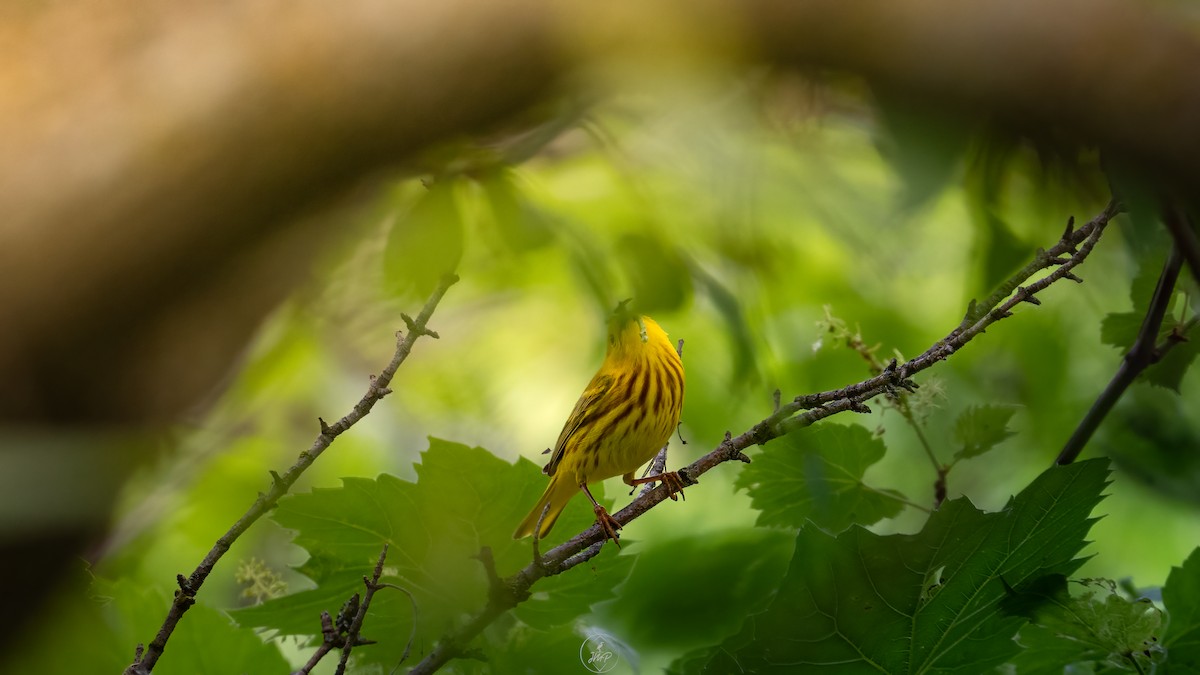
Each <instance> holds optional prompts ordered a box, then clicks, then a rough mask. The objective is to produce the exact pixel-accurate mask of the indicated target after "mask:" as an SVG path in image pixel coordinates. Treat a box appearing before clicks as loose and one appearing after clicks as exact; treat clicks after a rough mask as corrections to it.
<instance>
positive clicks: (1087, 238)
mask: <svg viewBox="0 0 1200 675" xmlns="http://www.w3.org/2000/svg"><path fill="white" fill-rule="evenodd" d="M1119 212H1120V207H1119V206H1118V205H1117V204H1116V203H1115V202H1113V203H1110V204H1109V205H1108V206H1107V207H1106V208H1105V209H1104V211H1103V212H1102V213H1100V214H1099V215H1097V216H1096V217H1095V218H1093V219H1092V220H1091V221H1090V222H1088V223H1087V224H1085V225H1083V226H1082V227H1080V228H1078V229H1074V230H1068V232H1066V233H1065V234H1064V235H1063V238H1062V239H1061V240H1060V241H1059V242H1058V243H1057V244H1055V245H1054V246H1053V247H1051V248H1050V249H1049V250H1047V251H1043V252H1039V254H1038V257H1037V259H1036V260H1035V261H1034V262H1032V263H1030V265H1028V266H1026V268H1025V269H1023V270H1021V272H1020V273H1018V274H1017V275H1016V276H1014V277H1013V279H1010V280H1009V282H1008V284H1007V285H1008V287H1009V288H1010V289H1018V287H1020V288H1019V290H1016V292H1015V293H1011V295H1009V296H1008V297H1007V299H1005V298H1004V297H997V298H995V300H994V301H993V299H992V298H989V299H988V301H987V303H985V305H984V307H983V308H976V310H977V311H978V312H979V315H978V318H976V319H974V320H973V321H969V322H967V321H964V322H963V325H960V326H959V327H957V328H955V329H954V330H953V331H952V332H951V333H950V334H949V335H947V336H946V337H945V338H943V339H941V340H939V341H938V342H937V343H935V344H934V345H933V346H931V347H930V348H929V349H928V350H926V351H925V353H923V354H921V355H920V356H918V357H917V358H915V359H913V360H911V361H908V362H906V363H904V364H902V365H898V366H896V367H891V366H890V365H889V366H888V368H886V369H885V370H884V371H883V372H882V373H880V374H878V375H876V376H874V377H871V378H870V379H867V380H864V381H862V382H859V383H857V384H852V385H849V386H847V387H843V388H841V389H837V390H833V391H825V392H820V393H817V394H810V395H807V396H799V397H796V398H795V399H794V400H793V401H791V402H789V403H787V404H785V405H782V406H780V407H779V409H778V410H776V411H775V412H774V413H772V414H771V415H770V416H769V417H767V418H766V419H764V420H763V421H761V422H759V423H758V424H756V425H754V426H753V427H752V428H750V429H749V430H748V431H746V432H745V433H743V434H741V435H740V436H736V437H734V436H732V435H731V434H728V433H727V434H726V437H725V440H724V441H722V442H721V443H720V444H719V445H718V446H717V447H716V448H715V449H713V450H712V451H711V452H709V453H708V454H707V455H704V456H703V457H701V458H700V459H698V460H696V461H695V462H693V463H691V464H690V465H688V466H686V467H684V468H682V469H680V470H679V474H680V477H682V478H684V479H685V480H686V481H688V482H692V483H694V482H696V479H697V478H698V477H699V476H701V475H702V474H704V473H706V472H708V471H710V470H712V469H713V468H714V467H716V466H717V465H719V464H722V463H724V462H728V461H733V460H738V461H749V458H747V457H746V455H745V454H744V453H743V452H742V451H743V450H745V449H747V448H750V447H752V446H755V445H762V444H764V443H766V442H768V441H770V440H772V439H775V438H778V437H780V436H782V435H784V434H787V433H789V432H791V431H795V430H796V429H800V428H802V427H806V426H809V425H811V424H812V423H814V422H816V421H818V420H821V419H824V418H826V417H829V416H831V415H834V414H837V413H840V412H845V411H847V410H852V411H855V412H870V410H869V409H868V408H867V407H866V401H868V400H870V399H871V398H873V397H875V396H878V395H880V394H886V393H887V392H888V391H891V390H894V389H895V388H896V387H901V388H905V389H910V388H915V386H916V385H915V383H913V382H911V381H910V380H909V378H911V377H912V376H913V375H915V374H917V373H919V372H921V371H923V370H925V369H927V368H929V367H931V366H933V365H934V364H936V363H937V362H938V361H942V360H945V359H946V358H948V357H949V356H950V355H952V354H953V353H954V352H956V351H958V350H959V349H961V348H962V347H963V345H965V344H966V343H967V342H970V341H971V339H973V338H974V337H975V336H976V335H979V334H980V333H982V332H984V330H985V329H986V328H987V327H988V326H990V325H992V324H993V323H995V322H997V321H999V320H1001V319H1004V318H1007V317H1009V316H1012V310H1013V308H1015V307H1016V306H1017V305H1019V304H1021V303H1023V302H1026V303H1027V302H1029V300H1030V298H1033V297H1034V296H1035V295H1037V294H1038V293H1040V292H1041V291H1043V290H1045V289H1046V288H1047V287H1048V286H1050V284H1053V283H1054V282H1056V281H1058V280H1060V279H1064V278H1067V279H1075V280H1078V277H1076V276H1075V275H1074V274H1072V272H1071V270H1073V269H1074V268H1075V267H1077V266H1078V265H1079V264H1080V263H1082V262H1083V261H1084V260H1085V259H1086V258H1087V256H1088V255H1089V254H1090V253H1091V251H1092V249H1093V248H1094V247H1095V245H1096V242H1097V241H1098V240H1099V239H1100V236H1101V234H1103V232H1104V228H1105V227H1106V226H1107V225H1108V223H1109V221H1110V220H1112V218H1113V217H1114V216H1116V215H1117V214H1118V213H1119ZM1049 268H1055V269H1054V270H1053V271H1052V272H1050V273H1049V274H1047V275H1046V276H1044V277H1042V278H1040V279H1038V280H1036V281H1034V282H1032V283H1028V284H1026V282H1027V281H1028V279H1029V278H1030V277H1032V276H1033V275H1034V274H1035V273H1037V272H1038V271H1040V270H1045V269H1049ZM1022 284H1024V286H1022ZM1010 292H1011V290H1010ZM801 411H804V412H801ZM667 493H668V489H667V488H665V487H663V486H659V487H657V488H655V489H653V490H651V491H649V492H646V493H644V494H642V495H639V496H638V497H637V498H636V499H634V500H633V501H632V502H630V504H629V505H628V506H626V507H625V508H623V509H621V510H620V511H618V512H617V513H615V514H613V518H615V519H616V520H617V522H618V523H620V524H622V525H627V524H629V523H630V522H632V521H633V520H635V519H636V518H638V517H639V516H641V515H642V514H643V513H645V512H647V511H649V510H650V509H651V508H653V507H654V506H655V505H657V504H659V503H660V502H662V501H664V500H666V499H667ZM604 540H605V535H604V534H603V532H602V530H601V529H600V526H599V525H592V526H591V527H589V528H588V529H586V530H584V531H583V532H581V533H579V534H577V535H575V536H574V537H572V538H571V539H569V540H567V541H566V542H564V543H562V544H559V545H558V546H556V547H555V548H553V549H551V550H550V551H548V552H546V553H545V554H542V555H541V556H540V557H539V559H538V560H536V561H534V562H532V563H530V564H529V565H527V566H525V567H524V568H523V569H521V570H520V571H518V572H517V573H516V574H513V575H512V576H510V577H507V578H505V579H498V580H497V581H496V582H494V585H496V586H499V587H502V588H504V589H506V592H505V593H496V592H493V593H492V594H491V595H490V597H489V599H488V603H487V605H486V606H485V607H484V608H483V609H482V610H481V611H480V612H479V613H478V614H476V615H475V616H474V617H472V618H471V619H470V620H469V621H468V622H467V623H466V624H464V625H463V626H461V627H459V628H458V629H456V630H453V631H451V632H450V633H448V634H447V635H445V636H444V637H443V638H442V639H441V640H439V641H438V644H437V646H436V647H434V649H433V651H432V652H430V653H429V655H428V656H426V657H425V658H424V659H423V660H422V661H421V662H420V663H418V664H417V665H416V666H415V667H414V668H413V669H412V670H411V671H409V675H429V674H430V673H433V672H436V671H437V670H438V669H439V668H441V667H442V666H443V665H445V664H446V663H447V662H448V661H450V660H451V659H453V658H457V657H459V656H462V655H463V654H464V653H465V652H466V649H467V645H468V644H470V642H471V640H473V639H474V638H475V637H476V636H477V635H478V634H479V633H480V632H481V631H482V630H483V629H484V628H486V627H487V626H488V625H489V624H491V623H492V621H494V620H495V619H496V618H497V617H499V616H500V615H501V614H503V613H504V612H506V611H508V610H509V609H511V608H513V607H515V606H516V605H517V603H518V602H520V601H521V600H522V599H523V598H524V597H528V595H529V589H530V588H531V587H532V586H533V584H534V583H536V582H537V581H538V580H539V579H541V578H543V577H546V576H552V575H555V574H560V573H562V572H564V571H566V570H568V569H570V568H571V567H574V566H576V565H578V564H580V563H582V562H584V561H587V560H590V559H591V558H593V557H595V556H596V555H597V554H598V553H599V552H600V549H601V547H602V546H603V544H604Z"/></svg>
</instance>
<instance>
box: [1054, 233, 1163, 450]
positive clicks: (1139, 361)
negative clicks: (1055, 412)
mask: <svg viewBox="0 0 1200 675" xmlns="http://www.w3.org/2000/svg"><path fill="white" fill-rule="evenodd" d="M1167 219H1168V220H1172V217H1171V216H1170V215H1168V217H1167ZM1182 266H1183V255H1182V253H1181V252H1180V247H1179V246H1176V245H1173V246H1171V253H1170V254H1169V255H1168V256H1167V261H1166V262H1165V263H1163V269H1162V272H1161V273H1160V274H1159V276H1158V284H1157V285H1156V286H1155V287H1154V295H1153V296H1152V297H1151V298H1150V307H1149V309H1147V310H1146V316H1145V318H1143V319H1142V327H1141V328H1140V329H1139V330H1138V335H1137V339H1135V340H1134V341H1133V346H1132V347H1130V348H1129V353H1127V354H1126V355H1125V358H1124V359H1123V360H1122V361H1121V366H1120V367H1119V368H1117V372H1116V373H1115V374H1114V375H1113V377H1112V379H1111V380H1109V382H1108V386H1106V387H1105V388H1104V391H1102V392H1100V396H1099V397H1097V398H1096V402H1095V403H1093V404H1092V407H1091V408H1090V409H1089V410H1088V411H1087V414H1086V415H1084V417H1083V420H1082V421H1081V422H1080V423H1079V426H1078V427H1076V428H1075V432H1074V433H1072V434H1071V437H1070V438H1069V439H1067V443H1066V445H1064V446H1063V449H1062V451H1061V452H1059V453H1058V458H1057V459H1055V460H1054V461H1055V463H1056V464H1070V463H1071V462H1074V461H1075V458H1076V457H1079V453H1080V452H1083V447H1084V446H1085V445H1087V442H1088V440H1090V439H1091V437H1092V434H1094V433H1095V432H1096V429H1099V428H1100V423H1101V422H1103V421H1104V418H1105V417H1107V416H1108V413H1109V412H1111V411H1112V409H1113V406H1115V405H1116V404H1117V401H1118V400H1120V399H1121V396H1122V395H1123V394H1124V393H1125V390H1126V389H1128V388H1129V385H1131V384H1133V381H1134V380H1135V379H1137V376H1138V375H1141V374H1142V371H1144V370H1146V369H1147V368H1149V367H1150V366H1152V365H1154V364H1155V363H1156V362H1158V360H1159V359H1161V358H1162V355H1163V353H1165V352H1166V350H1168V349H1170V348H1171V347H1173V346H1174V344H1175V343H1174V341H1170V340H1168V342H1167V343H1166V345H1164V347H1163V348H1162V349H1161V350H1160V349H1159V348H1158V345H1157V341H1158V333H1159V330H1161V329H1162V323H1163V319H1164V318H1165V317H1166V315H1167V308H1168V307H1169V306H1170V304H1171V296H1172V294H1173V293H1174V291H1175V283H1176V281H1178V279H1179V270H1180V268H1181V267H1182Z"/></svg>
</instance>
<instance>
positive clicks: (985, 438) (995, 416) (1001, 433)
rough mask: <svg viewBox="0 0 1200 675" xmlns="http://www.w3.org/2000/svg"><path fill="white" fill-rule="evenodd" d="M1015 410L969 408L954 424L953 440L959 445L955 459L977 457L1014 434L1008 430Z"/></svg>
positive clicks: (1003, 407)
mask: <svg viewBox="0 0 1200 675" xmlns="http://www.w3.org/2000/svg"><path fill="white" fill-rule="evenodd" d="M1015 412H1016V409H1015V408H1012V407H1008V406H1000V405H982V406H971V407H970V408H967V409H966V410H964V411H963V412H962V413H961V414H960V415H959V416H958V420H957V421H956V422H955V423H954V440H955V442H957V443H958V444H959V446H960V447H959V449H958V452H956V453H954V456H955V458H957V459H968V458H970V457H978V456H979V455H982V454H983V453H985V452H987V451H988V450H991V449H992V448H994V447H996V446H997V445H999V444H1000V443H1003V442H1004V440H1005V439H1007V438H1009V437H1011V436H1013V435H1014V434H1015V433H1016V432H1014V431H1012V430H1011V429H1009V428H1008V422H1009V420H1011V419H1012V416H1013V413H1015Z"/></svg>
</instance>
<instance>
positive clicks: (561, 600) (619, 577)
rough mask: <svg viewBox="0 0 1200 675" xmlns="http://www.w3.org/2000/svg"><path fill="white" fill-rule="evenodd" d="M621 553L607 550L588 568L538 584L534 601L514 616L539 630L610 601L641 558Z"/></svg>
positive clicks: (590, 562) (564, 621)
mask: <svg viewBox="0 0 1200 675" xmlns="http://www.w3.org/2000/svg"><path fill="white" fill-rule="evenodd" d="M622 541H623V540H622ZM628 548H630V547H629V546H625V549H628ZM620 553H622V555H618V549H617V548H616V547H615V546H605V547H604V550H602V551H601V552H600V555H598V556H596V557H595V558H592V559H591V560H590V561H588V562H587V563H586V564H584V565H580V566H578V567H576V568H574V569H572V570H571V571H570V572H569V573H566V574H559V575H556V576H553V577H549V578H547V579H543V580H542V581H539V582H538V584H537V586H536V587H535V591H534V594H533V597H531V598H529V599H528V600H526V601H525V602H522V603H521V604H519V605H517V608H516V609H514V610H513V614H514V615H515V616H516V617H517V618H518V619H520V620H521V621H524V622H525V623H526V624H528V625H529V626H531V627H533V628H537V629H539V630H549V629H551V628H554V627H555V626H560V625H563V624H566V623H567V622H569V621H571V620H572V619H574V618H575V617H577V616H579V615H580V614H581V613H582V612H583V611H586V608H588V607H590V606H591V605H593V604H596V603H598V602H600V601H602V600H607V599H609V598H611V597H612V596H613V589H614V588H616V587H617V586H618V585H619V584H621V582H623V581H625V578H626V577H628V576H629V571H630V570H631V569H633V561H634V560H637V559H639V558H638V556H634V555H630V554H629V553H628V552H626V551H625V550H624V549H621V550H620ZM639 564H640V563H639Z"/></svg>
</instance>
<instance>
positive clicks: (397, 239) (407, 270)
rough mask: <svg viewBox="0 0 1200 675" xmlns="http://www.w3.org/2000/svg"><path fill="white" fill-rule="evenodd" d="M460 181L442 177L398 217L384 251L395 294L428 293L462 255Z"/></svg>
mask: <svg viewBox="0 0 1200 675" xmlns="http://www.w3.org/2000/svg"><path fill="white" fill-rule="evenodd" d="M456 191H457V182H456V181H455V180H453V179H444V180H439V181H438V182H436V183H434V184H433V185H432V186H430V188H429V190H428V192H426V193H425V194H424V195H422V196H421V197H420V198H419V199H418V200H417V201H416V203H415V204H413V206H412V208H411V209H409V210H408V211H407V212H406V213H404V214H401V215H400V216H398V217H397V218H396V222H395V223H393V225H392V231H391V232H390V233H389V234H388V240H387V245H386V247H385V248H384V253H383V273H384V280H385V283H386V284H387V287H388V289H389V290H390V291H392V292H394V293H413V294H415V295H418V296H420V297H424V296H426V295H428V294H429V293H430V292H431V291H433V289H434V288H435V287H436V286H437V284H438V281H439V280H440V279H441V278H442V276H443V275H446V274H450V273H451V272H454V271H455V269H456V268H457V267H458V263H459V261H460V260H461V259H462V254H463V221H462V215H461V213H460V211H459V208H458V203H457V197H456Z"/></svg>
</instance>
